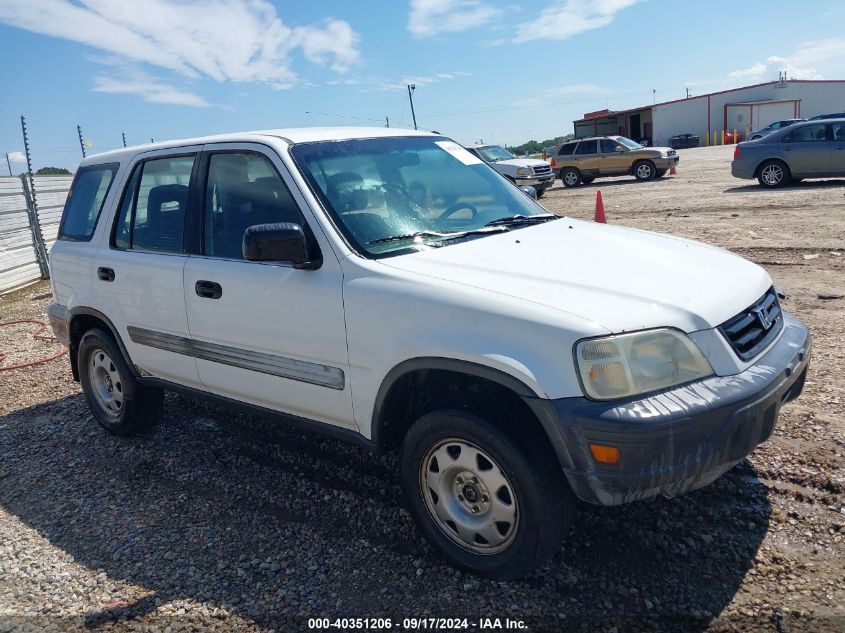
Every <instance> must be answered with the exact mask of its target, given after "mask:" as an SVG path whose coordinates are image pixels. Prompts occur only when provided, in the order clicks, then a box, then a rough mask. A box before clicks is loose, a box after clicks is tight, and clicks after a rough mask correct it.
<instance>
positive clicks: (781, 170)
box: [757, 160, 791, 189]
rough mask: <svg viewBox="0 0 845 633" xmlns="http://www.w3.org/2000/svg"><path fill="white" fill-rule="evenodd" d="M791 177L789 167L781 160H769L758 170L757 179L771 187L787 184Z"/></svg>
mask: <svg viewBox="0 0 845 633" xmlns="http://www.w3.org/2000/svg"><path fill="white" fill-rule="evenodd" d="M790 177H791V176H790V173H789V167H787V166H786V163H784V162H783V161H780V160H767V161H766V162H765V163H763V164H762V165H760V169H759V171H758V172H757V180H758V181H759V182H760V184H761V185H763V186H764V187H767V188H769V189H774V188H775V187H781V186H783V185H785V184H786V183H787V182H789V180H790Z"/></svg>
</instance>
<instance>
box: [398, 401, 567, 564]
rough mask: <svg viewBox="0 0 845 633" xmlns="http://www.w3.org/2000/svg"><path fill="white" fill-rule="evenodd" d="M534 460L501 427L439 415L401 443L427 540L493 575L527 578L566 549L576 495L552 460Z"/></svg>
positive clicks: (408, 489) (405, 476)
mask: <svg viewBox="0 0 845 633" xmlns="http://www.w3.org/2000/svg"><path fill="white" fill-rule="evenodd" d="M542 454H543V453H542V451H534V452H533V453H532V456H531V457H529V456H528V454H527V453H526V452H525V450H524V449H523V448H521V447H520V446H519V445H517V444H516V443H515V442H514V441H513V440H512V439H511V438H510V437H508V436H507V435H506V434H505V433H503V432H502V431H501V430H500V429H499V428H498V427H496V426H494V425H493V424H491V423H489V422H487V421H486V420H484V419H482V418H479V417H477V416H474V415H470V414H468V413H465V412H462V411H448V410H443V411H434V412H431V413H428V414H426V415H424V416H423V417H422V418H420V419H419V420H418V421H417V422H416V423H415V424H414V425H412V426H411V428H410V430H409V431H408V434H407V435H406V437H405V440H404V442H403V445H402V457H401V479H402V488H403V490H404V493H405V496H406V498H407V499H408V503H409V506H410V509H411V513H412V515H413V516H414V519H415V520H416V522H417V525H418V526H419V528H420V530H421V531H422V532H423V534H424V535H425V536H426V538H427V539H428V541H429V542H430V543H431V544H432V545H433V546H434V547H435V548H437V549H438V550H439V551H440V552H441V553H442V554H443V555H444V556H445V557H446V558H447V559H448V560H449V561H450V562H451V563H452V564H453V565H456V566H458V567H462V568H464V569H468V570H470V571H473V572H475V573H478V574H482V575H484V576H489V577H491V578H499V579H505V578H517V577H520V576H523V575H525V574H527V573H529V572H530V571H532V570H533V569H535V568H537V567H538V566H540V565H542V564H543V563H544V562H545V561H547V560H548V559H549V558H551V556H552V555H554V554H555V552H557V551H558V549H559V548H560V545H561V542H562V541H563V537H564V536H565V535H566V532H567V530H568V529H569V526H570V524H571V521H572V516H573V512H574V510H573V507H574V502H573V495H572V492H571V491H570V489H569V487H568V484H567V483H566V480H565V479H564V477H563V474H562V472H561V471H560V468H558V467H557V465H556V464H553V463H551V462H552V461H553V460H552V459H549V458H544V457H540V458H538V455H542Z"/></svg>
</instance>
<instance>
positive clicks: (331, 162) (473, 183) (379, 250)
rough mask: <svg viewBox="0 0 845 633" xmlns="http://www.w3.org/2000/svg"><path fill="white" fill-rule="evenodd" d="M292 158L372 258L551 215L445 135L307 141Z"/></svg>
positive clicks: (296, 147) (348, 233)
mask: <svg viewBox="0 0 845 633" xmlns="http://www.w3.org/2000/svg"><path fill="white" fill-rule="evenodd" d="M291 153H292V155H293V158H294V160H295V161H296V163H297V165H298V166H299V169H300V171H301V172H302V173H303V175H304V176H305V178H306V179H307V180H308V182H309V184H310V185H311V187H312V189H313V190H314V192H315V193H316V194H317V195H318V196H319V197H320V198H321V200H322V202H323V204H324V205H325V206H326V208H327V209H328V211H329V212H330V213H331V215H332V216H333V218H334V220H335V222H336V223H337V224H338V226H339V228H340V229H341V231H342V232H343V233H344V235H345V236H346V237H347V239H349V240H350V242H351V243H352V244H353V246H355V247H356V248H357V249H358V250H359V251H361V252H365V253H369V254H370V255H375V256H380V255H386V254H396V253H398V252H401V251H405V252H408V250H409V249H415V250H419V249H424V248H431V247H435V246H445V245H448V244H455V243H457V242H458V241H460V240H459V239H456V238H459V237H463V235H462V234H465V233H466V232H473V231H475V233H472V236H473V237H474V236H477V235H486V234H487V233H488V232H489V233H492V232H494V230H495V232H498V231H502V230H507V229H505V228H504V227H502V226H494V225H489V223H490V222H494V224H495V221H496V220H501V219H502V218H513V216H528V217H531V216H544V215H545V213H546V212H545V209H543V208H542V207H541V206H540V205H538V204H537V203H536V202H534V201H533V200H532V199H531V198H529V197H528V196H527V195H525V193H523V192H522V191H520V190H519V189H518V188H517V187H515V186H514V185H513V184H511V183H509V182H508V181H507V180H505V179H504V178H503V177H502V176H500V175H499V174H498V173H496V172H495V171H494V170H493V169H492V168H490V167H489V166H488V165H486V164H484V163H483V162H482V161H481V160H479V159H478V158H477V157H476V156H473V155H472V154H471V153H470V152H468V151H467V150H466V149H464V148H463V147H461V146H460V145H458V144H457V143H455V142H454V141H450V140H448V139H445V138H440V137H430V136H422V137H388V138H374V139H360V140H349V141H325V142H318V143H303V144H300V145H294V146H293V147H292V148H291ZM397 238H401V239H397Z"/></svg>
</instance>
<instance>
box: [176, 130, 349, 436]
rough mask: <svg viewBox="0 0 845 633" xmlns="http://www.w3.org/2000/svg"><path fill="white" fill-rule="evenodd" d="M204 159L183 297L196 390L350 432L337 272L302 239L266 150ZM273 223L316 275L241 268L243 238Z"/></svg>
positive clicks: (217, 153)
mask: <svg viewBox="0 0 845 633" xmlns="http://www.w3.org/2000/svg"><path fill="white" fill-rule="evenodd" d="M205 150H206V152H205V154H204V157H203V166H202V168H201V171H202V182H203V184H202V185H201V191H202V195H201V204H200V205H199V208H198V212H199V213H198V215H197V219H198V220H199V222H198V227H199V228H198V230H197V234H196V235H197V237H196V244H195V246H194V247H193V249H192V250H193V252H194V255H192V256H191V258H190V259H189V260H188V263H187V266H186V267H185V295H184V301H185V304H186V305H187V310H188V321H189V324H190V331H191V337H192V345H193V348H194V354H195V355H196V358H197V366H198V368H199V374H200V378H201V379H202V382H203V384H204V385H205V386H206V387H207V389H208V390H209V391H211V392H213V393H215V394H218V395H220V396H224V397H227V398H232V399H235V400H239V401H243V402H248V403H250V404H255V405H258V406H262V407H265V408H269V409H273V410H276V411H281V412H284V413H289V414H293V415H296V416H300V417H304V418H308V419H311V420H318V421H321V422H327V423H329V424H333V425H336V426H343V427H354V424H355V423H354V415H353V411H352V398H351V386H350V384H349V381H348V376H349V357H348V353H347V347H346V325H345V320H344V312H343V310H344V308H343V294H342V292H343V273H342V270H341V268H340V262H339V261H338V260H337V258H336V257H335V255H334V252H333V251H332V250H331V248H330V247H329V245H328V244H327V243H326V242H322V243H321V242H320V239H322V240H325V237H324V236H322V235H321V234H319V233H317V234H315V232H314V231H312V228H311V226H312V225H313V223H312V224H309V222H308V221H307V220H306V218H305V215H304V214H303V211H302V209H303V208H305V203H304V200H303V199H302V197H301V195H300V194H299V192H298V190H297V189H296V187H295V185H294V184H293V181H292V180H291V178H290V174H288V172H287V170H286V169H285V167H284V165H283V163H282V162H281V161H280V159H279V157H278V156H277V155H276V154H275V152H274V151H273V150H271V149H270V148H268V147H266V146H263V145H259V144H251V143H228V144H213V145H207V146H206V147H205ZM309 214H310V211H309ZM275 222H294V223H296V224H299V225H300V226H302V227H303V229H304V231H305V233H306V235H307V236H308V240H309V252H310V254H311V257H312V258H314V257H316V256H318V255H321V256H322V260H323V263H322V266H321V267H320V268H319V269H317V270H297V269H295V268H293V267H292V266H291V265H290V264H289V263H286V262H252V261H246V260H245V259H244V257H243V250H242V244H243V235H244V231H245V230H246V229H247V227H249V226H253V225H256V224H267V223H275ZM314 226H316V225H314ZM318 238H319V239H318Z"/></svg>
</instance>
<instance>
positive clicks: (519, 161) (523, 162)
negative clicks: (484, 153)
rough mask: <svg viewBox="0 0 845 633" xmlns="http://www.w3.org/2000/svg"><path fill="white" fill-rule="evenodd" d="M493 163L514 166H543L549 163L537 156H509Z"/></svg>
mask: <svg viewBox="0 0 845 633" xmlns="http://www.w3.org/2000/svg"><path fill="white" fill-rule="evenodd" d="M491 164H492V165H513V166H514V167H542V166H543V165H545V166H547V167H548V165H549V163H547V162H546V161H544V160H537V159H536V158H509V159H508V160H497V161H496V162H495V163H491Z"/></svg>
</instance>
